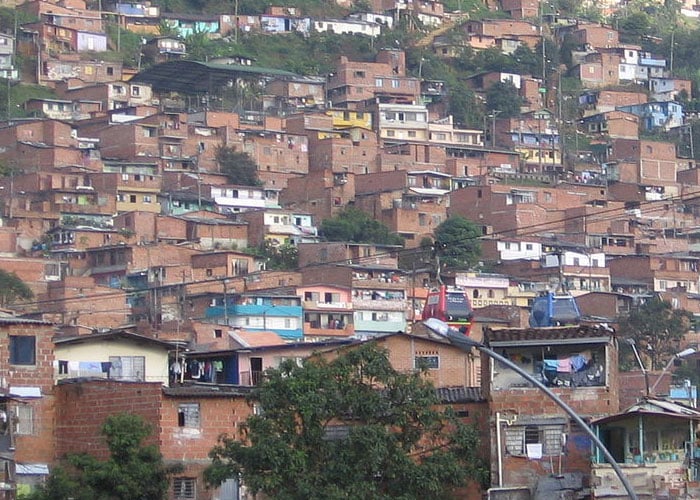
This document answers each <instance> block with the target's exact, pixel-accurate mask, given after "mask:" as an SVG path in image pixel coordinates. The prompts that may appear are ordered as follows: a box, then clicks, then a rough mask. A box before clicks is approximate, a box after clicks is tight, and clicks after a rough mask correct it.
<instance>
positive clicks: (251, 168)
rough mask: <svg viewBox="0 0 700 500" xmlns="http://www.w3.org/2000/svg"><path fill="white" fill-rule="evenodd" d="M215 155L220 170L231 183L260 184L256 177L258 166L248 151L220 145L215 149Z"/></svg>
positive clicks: (241, 184)
mask: <svg viewBox="0 0 700 500" xmlns="http://www.w3.org/2000/svg"><path fill="white" fill-rule="evenodd" d="M215 157H216V162H217V163H218V164H219V170H220V172H221V173H222V174H224V175H226V177H228V179H229V181H230V182H231V183H232V184H237V185H239V186H260V185H262V183H261V182H260V179H258V166H257V165H256V164H255V161H254V160H253V159H252V158H251V157H250V155H249V154H248V153H246V152H244V151H236V150H235V149H234V148H233V147H231V146H223V145H222V146H219V147H218V148H217V149H216V155H215Z"/></svg>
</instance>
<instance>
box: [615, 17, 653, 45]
mask: <svg viewBox="0 0 700 500" xmlns="http://www.w3.org/2000/svg"><path fill="white" fill-rule="evenodd" d="M651 22H652V20H651V17H650V16H649V15H648V14H647V13H646V12H641V11H638V12H633V13H631V14H630V15H628V16H626V17H623V18H622V19H620V20H619V21H618V23H617V29H618V30H619V31H620V41H621V42H622V43H641V42H642V38H643V37H644V36H645V35H647V34H648V33H649V28H650V27H651Z"/></svg>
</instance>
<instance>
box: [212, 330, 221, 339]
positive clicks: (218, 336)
mask: <svg viewBox="0 0 700 500" xmlns="http://www.w3.org/2000/svg"><path fill="white" fill-rule="evenodd" d="M222 335H223V331H222V330H221V328H216V329H214V337H216V338H217V339H220V338H221V337H222Z"/></svg>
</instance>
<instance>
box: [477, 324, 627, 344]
mask: <svg viewBox="0 0 700 500" xmlns="http://www.w3.org/2000/svg"><path fill="white" fill-rule="evenodd" d="M614 334H615V332H614V330H612V329H611V328H609V327H605V326H599V325H596V326H590V325H575V326H555V327H550V328H498V329H491V328H485V329H484V343H486V344H487V345H488V344H493V343H502V342H507V343H511V342H528V343H532V342H542V343H546V342H552V341H567V340H569V341H577V340H578V341H582V340H591V339H600V341H603V342H604V341H605V340H606V339H608V338H610V337H611V336H613V335H614Z"/></svg>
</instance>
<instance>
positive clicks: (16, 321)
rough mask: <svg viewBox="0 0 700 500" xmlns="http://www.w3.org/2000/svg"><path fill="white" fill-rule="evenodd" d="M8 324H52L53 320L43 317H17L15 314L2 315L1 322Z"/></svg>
mask: <svg viewBox="0 0 700 500" xmlns="http://www.w3.org/2000/svg"><path fill="white" fill-rule="evenodd" d="M2 323H4V324H6V325H52V324H53V323H52V322H51V321H44V320H42V319H29V318H16V317H14V316H0V324H2Z"/></svg>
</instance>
